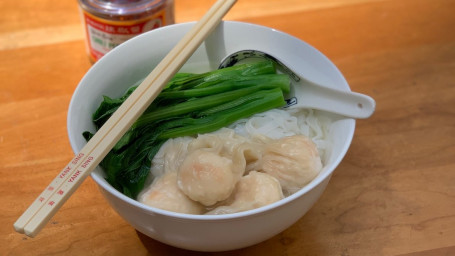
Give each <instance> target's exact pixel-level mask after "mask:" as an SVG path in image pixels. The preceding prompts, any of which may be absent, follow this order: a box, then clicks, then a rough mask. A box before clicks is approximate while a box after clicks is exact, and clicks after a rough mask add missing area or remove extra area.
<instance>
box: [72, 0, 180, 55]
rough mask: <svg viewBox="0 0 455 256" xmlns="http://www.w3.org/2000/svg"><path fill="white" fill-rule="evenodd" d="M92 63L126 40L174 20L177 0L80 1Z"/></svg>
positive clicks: (87, 46) (171, 22)
mask: <svg viewBox="0 0 455 256" xmlns="http://www.w3.org/2000/svg"><path fill="white" fill-rule="evenodd" d="M78 1H79V6H80V11H81V18H82V23H83V26H84V28H85V34H86V48H87V54H88V56H89V58H90V60H91V61H92V62H95V61H97V60H98V59H100V58H101V57H102V56H104V55H105V54H106V53H107V52H109V51H110V50H112V49H113V48H114V47H116V46H117V45H119V44H121V43H123V42H125V41H126V40H128V39H130V38H132V37H134V36H137V35H139V34H141V33H144V32H146V31H149V30H152V29H155V28H159V27H162V26H165V25H169V24H173V23H174V0H78Z"/></svg>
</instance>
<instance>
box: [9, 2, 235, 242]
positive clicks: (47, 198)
mask: <svg viewBox="0 0 455 256" xmlns="http://www.w3.org/2000/svg"><path fill="white" fill-rule="evenodd" d="M235 2H236V0H218V1H217V2H215V3H214V4H213V6H212V7H211V8H210V9H209V10H208V11H207V13H206V14H205V15H204V16H203V17H202V18H201V19H200V20H199V21H198V22H197V23H196V24H195V25H194V26H193V27H192V28H191V29H190V31H189V32H188V33H187V34H186V35H185V36H184V37H183V38H182V39H181V40H180V41H179V42H178V43H177V45H176V46H175V47H174V48H173V49H172V50H171V51H170V52H169V53H168V54H167V55H166V57H164V59H163V60H162V61H161V62H160V63H159V64H158V65H157V66H156V67H155V68H154V69H153V71H152V72H151V73H150V74H149V75H148V76H147V77H146V78H145V79H144V81H143V82H142V83H141V84H140V85H139V86H138V87H137V89H136V90H135V91H134V92H133V93H132V94H131V95H130V97H128V99H127V100H126V101H125V102H124V103H123V104H122V105H121V106H120V107H119V108H118V109H117V111H116V112H115V113H114V114H113V115H112V116H111V118H109V120H108V121H107V122H106V123H105V124H104V125H103V126H102V127H101V128H100V129H99V130H98V132H97V133H96V134H95V135H94V136H93V137H92V138H91V139H90V140H89V141H88V142H87V144H86V145H85V146H84V147H83V148H82V149H81V151H80V152H79V153H78V154H76V156H75V157H74V158H73V159H72V160H71V161H70V162H69V164H68V165H66V166H65V167H64V168H63V169H62V171H61V172H60V173H59V174H58V175H57V177H55V179H54V180H53V181H52V182H51V183H50V184H49V185H48V186H47V187H46V189H44V191H43V192H42V193H41V194H40V195H39V196H38V198H37V199H36V200H35V201H34V202H33V203H32V204H31V205H30V206H29V207H28V208H27V210H26V211H25V212H24V213H23V214H22V215H21V216H20V217H19V218H18V219H17V221H16V222H15V223H14V228H15V230H16V231H17V232H19V233H25V234H26V235H27V236H29V237H34V236H35V235H37V234H38V233H39V231H40V230H41V229H42V228H43V227H44V226H45V225H46V223H47V222H48V221H49V219H50V218H51V217H52V216H53V215H54V214H55V213H56V212H57V211H58V209H59V208H60V207H61V206H62V205H63V204H64V202H65V201H66V200H67V199H68V198H69V197H70V196H71V195H72V193H74V191H76V189H77V188H78V187H79V185H80V184H81V183H82V182H83V181H84V179H85V178H86V177H87V176H88V175H89V174H90V173H91V171H93V169H95V167H96V166H97V165H98V164H99V163H100V162H101V160H102V159H103V158H104V157H105V156H106V155H107V153H108V152H109V151H110V150H111V149H112V147H113V146H114V145H115V144H116V143H117V142H118V141H119V140H120V138H121V137H122V136H123V134H125V132H126V131H127V130H128V129H129V128H130V127H131V125H132V124H133V123H134V122H135V121H136V120H137V118H139V116H140V115H141V114H142V113H143V112H144V111H145V109H146V108H147V107H148V106H149V105H150V103H152V101H153V100H154V99H155V98H156V97H157V96H158V94H159V93H160V92H161V90H162V89H163V87H164V86H165V85H166V83H167V82H168V81H169V80H170V79H171V78H172V76H174V75H175V73H177V71H178V70H179V69H180V68H181V67H182V66H183V64H184V63H185V61H186V60H187V59H188V58H189V57H190V56H191V55H192V54H193V53H194V51H195V50H196V49H197V48H198V47H199V45H200V44H201V43H202V41H204V40H205V38H206V37H207V36H208V35H209V34H210V33H211V31H212V30H213V29H215V27H216V26H217V25H218V24H219V23H220V22H221V19H222V18H223V17H224V15H225V14H226V13H227V12H228V11H229V10H230V9H231V7H232V6H233V5H234V4H235Z"/></svg>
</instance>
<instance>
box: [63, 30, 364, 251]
mask: <svg viewBox="0 0 455 256" xmlns="http://www.w3.org/2000/svg"><path fill="white" fill-rule="evenodd" d="M192 25H194V23H185V24H177V25H171V26H167V27H163V28H160V29H157V30H153V31H151V32H148V33H146V34H143V35H140V36H138V37H135V38H133V39H131V40H129V41H127V42H126V43H124V44H122V45H120V46H118V47H117V48H115V49H114V50H113V51H111V52H109V53H108V54H107V55H106V56H105V57H103V58H102V59H101V60H99V61H98V62H97V63H96V64H95V65H93V67H92V68H91V69H90V70H89V71H88V72H87V74H86V75H85V76H84V77H83V79H82V80H81V82H80V83H79V85H78V87H77V89H76V91H75V92H74V95H73V97H72V99H71V103H70V106H69V111H68V134H69V139H70V143H71V146H72V148H73V151H74V152H75V153H76V152H78V151H79V150H80V149H81V148H82V147H83V146H84V145H85V143H86V142H85V140H84V139H83V137H82V135H81V134H82V132H83V131H85V130H90V131H94V126H93V124H92V122H91V115H92V113H93V112H94V110H95V109H96V108H97V107H98V105H99V103H100V102H101V100H102V95H108V96H110V97H118V96H121V95H122V94H123V93H124V92H125V90H126V89H127V88H128V87H129V86H131V85H132V84H134V83H135V82H137V81H138V80H140V79H141V78H143V77H145V76H146V74H148V73H149V72H150V71H151V70H152V69H153V67H154V66H156V65H157V64H158V62H159V61H160V60H161V59H162V58H163V57H164V56H165V55H166V54H167V52H168V51H170V50H171V48H172V47H173V46H174V45H175V44H176V43H177V42H178V40H180V39H181V38H182V36H183V35H184V34H185V33H186V32H187V31H188V30H189V29H190V27H191V26H192ZM244 49H257V50H262V51H265V52H268V53H269V54H271V55H273V56H275V57H277V58H278V59H280V60H282V61H283V62H284V63H285V64H286V65H288V66H290V67H292V69H294V71H296V72H297V73H299V74H300V75H302V76H304V77H306V78H308V79H309V80H312V81H314V82H318V83H321V84H325V85H328V86H332V87H334V88H338V89H342V90H350V89H349V86H348V84H347V82H346V80H345V79H344V77H343V75H342V74H341V73H340V71H339V70H338V69H337V68H336V67H335V65H334V64H332V63H331V62H330V60H329V59H327V58H326V57H325V56H324V55H322V54H321V53H320V52H319V51H317V50H316V49H315V48H313V47H311V46H310V45H308V44H307V43H305V42H303V41H301V40H299V39H297V38H295V37H292V36H290V35H287V34H285V33H282V32H279V31H276V30H274V29H270V28H266V27H262V26H258V25H253V24H247V23H240V22H222V23H221V24H220V26H219V27H218V28H217V29H216V30H215V31H214V32H213V33H212V34H211V35H210V36H209V38H208V39H207V40H206V41H205V42H204V43H203V44H202V45H201V46H200V47H199V49H198V50H197V51H196V52H195V54H194V55H193V56H192V57H191V58H190V59H189V60H188V62H187V64H186V65H185V66H184V67H183V68H182V70H183V71H189V72H193V71H194V72H201V71H207V70H209V69H216V68H217V66H218V64H219V63H220V61H221V60H222V59H223V58H224V57H225V56H227V55H228V54H230V53H233V52H236V51H238V50H244ZM354 128H355V121H354V120H353V119H342V118H339V119H338V120H336V121H335V122H334V123H333V124H332V125H331V129H330V134H329V139H330V140H331V142H332V144H333V145H332V148H331V150H330V151H329V153H328V155H327V157H326V161H327V163H326V165H325V167H324V169H323V171H322V172H321V174H320V175H319V176H318V177H317V178H316V179H315V180H313V181H312V182H311V183H310V184H308V185H307V186H305V187H304V188H303V189H302V190H300V191H299V192H297V193H295V194H293V195H291V196H289V197H287V198H285V199H283V200H281V201H279V202H276V203H273V204H271V205H268V206H265V207H262V208H259V209H255V210H250V211H246V212H240V213H236V214H230V215H219V216H206V215H189V214H180V213H174V212H169V211H165V210H160V209H156V208H153V207H150V206H146V205H143V204H141V203H139V202H137V201H135V200H132V199H130V198H128V197H126V196H124V195H123V194H121V193H120V192H118V191H117V190H115V189H114V188H113V187H111V186H110V185H109V184H108V183H107V182H106V181H105V179H104V176H103V171H102V170H101V169H100V168H99V167H98V168H97V169H96V170H95V171H94V172H93V173H92V175H91V177H92V178H93V179H94V180H95V182H96V183H97V184H98V186H99V188H100V191H101V192H102V194H103V195H104V197H105V198H106V199H107V201H108V202H109V204H110V205H111V206H112V208H114V209H115V211H117V213H118V214H119V215H120V216H122V217H123V218H124V219H125V220H126V221H127V222H129V223H130V224H131V225H132V226H133V227H134V228H135V229H137V230H138V231H140V232H141V233H143V234H145V235H147V236H150V237H151V238H153V239H156V240H158V241H161V242H163V243H166V244H169V245H172V246H176V247H180V248H184V249H190V250H198V251H224V250H232V249H238V248H242V247H246V246H250V245H253V244H256V243H259V242H261V241H264V240H266V239H268V238H270V237H272V236H274V235H276V234H278V233H280V232H281V231H283V230H285V229H286V228H288V227H289V226H291V225H292V224H293V223H295V222H296V221H297V220H298V219H300V218H301V217H302V216H303V215H304V214H305V213H306V212H307V211H308V210H309V209H310V207H311V206H312V205H313V204H314V203H315V202H316V201H317V200H318V198H319V197H320V195H321V194H322V192H323V191H324V189H325V187H326V186H327V183H328V182H329V179H330V176H331V174H332V172H333V171H334V169H335V168H336V167H337V165H338V164H339V163H340V161H341V160H342V158H343V157H344V155H345V153H346V152H347V150H348V148H349V145H350V143H351V140H352V137H353V134H354Z"/></svg>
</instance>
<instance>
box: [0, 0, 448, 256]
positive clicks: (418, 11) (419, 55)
mask: <svg viewBox="0 0 455 256" xmlns="http://www.w3.org/2000/svg"><path fill="white" fill-rule="evenodd" d="M213 2H214V0H191V1H190V0H175V14H176V22H185V21H193V20H197V19H199V18H200V16H202V14H203V13H204V12H205V11H206V10H207V9H208V8H209V7H210V5H211V4H212V3H213ZM454 13H455V1H453V0H319V1H314V0H311V1H310V0H281V1H276V0H239V1H238V3H237V5H236V6H235V7H234V8H233V9H232V11H231V12H230V13H229V14H228V16H227V17H226V19H227V20H237V21H244V22H251V23H255V24H261V25H265V26H269V27H272V28H275V29H278V30H281V31H284V32H286V33H289V34H291V35H293V36H295V37H298V38H300V39H302V40H304V41H306V42H308V43H310V44H311V45H313V46H314V47H316V48H317V49H319V50H320V51H321V52H322V53H324V54H325V55H326V56H327V57H329V58H330V59H331V60H332V61H333V62H334V63H335V64H336V65H337V66H338V68H339V69H340V70H341V71H342V73H343V74H344V75H345V77H346V79H347V81H348V83H349V84H350V86H351V88H352V89H353V90H354V91H358V92H361V93H365V94H368V95H370V96H372V97H373V98H375V100H376V102H377V110H376V112H375V114H374V115H373V116H372V117H371V118H369V119H367V120H359V121H357V127H356V132H355V136H354V140H353V142H352V146H351V148H350V149H349V152H348V154H347V155H346V157H345V158H344V160H343V161H342V163H341V164H340V166H339V168H337V170H336V171H335V173H334V175H333V177H332V179H331V181H330V183H329V185H328V187H327V190H326V191H325V192H324V194H323V196H322V197H321V199H320V200H319V201H318V202H317V203H316V204H315V206H314V207H313V208H312V209H311V210H310V211H309V212H308V213H307V214H306V215H305V216H304V217H303V218H302V219H300V220H299V221H298V222H297V223H295V224H294V225H293V226H291V227H290V228H289V229H287V230H285V231H284V232H282V233H280V234H279V235H277V236H275V237H273V238H271V239H269V240H267V241H265V242H263V243H260V244H258V245H255V246H251V247H249V248H245V249H241V250H236V251H230V252H224V253H217V254H215V253H203V254H204V255H249V256H250V255H343V256H347V255H406V256H427V255H455V186H454V184H455V15H454ZM84 47H85V46H84V35H83V32H82V26H81V23H80V20H79V13H78V5H77V1H75V0H73V1H56V0H40V1H33V0H23V1H15V0H3V1H0V51H1V52H0V81H1V83H0V195H1V196H0V255H199V254H202V253H198V252H191V251H185V250H181V249H177V248H173V247H170V246H167V245H164V244H161V243H159V242H156V241H154V240H152V239H150V238H148V237H146V236H145V235H143V234H141V233H139V232H137V231H135V230H134V229H133V228H132V227H131V226H129V225H128V224H127V223H126V222H125V221H124V220H123V219H121V218H120V217H119V216H118V215H117V214H116V213H115V212H114V211H113V210H112V209H111V208H110V207H109V205H108V204H107V202H106V201H105V200H104V199H103V197H102V196H101V194H100V193H99V192H98V189H97V187H96V185H95V183H94V182H93V181H92V180H91V179H87V180H86V181H85V182H84V183H83V185H82V186H81V187H80V189H78V191H77V192H76V193H75V194H74V196H73V197H71V198H70V200H69V201H67V202H66V204H65V205H64V206H63V207H62V209H61V210H60V211H59V212H58V213H57V214H56V215H55V216H54V217H53V218H52V219H51V221H50V222H49V224H48V225H47V226H46V227H45V228H44V229H43V231H42V232H41V233H40V234H39V235H38V236H37V237H36V238H33V239H32V238H28V237H26V236H25V235H22V234H19V233H16V232H15V231H14V229H13V223H14V221H15V220H16V219H17V218H18V217H19V216H20V214H21V213H22V212H23V211H24V210H25V209H26V208H27V207H28V205H29V204H30V203H31V202H32V201H33V200H34V199H35V198H36V196H37V195H38V194H39V193H40V192H41V191H42V189H43V188H44V187H45V186H46V185H47V184H48V183H49V182H50V181H51V180H52V179H53V178H54V176H55V175H56V173H57V172H58V171H59V170H60V169H61V168H62V167H63V166H64V165H65V164H66V163H67V162H68V161H69V160H70V159H71V158H72V156H73V153H72V151H71V148H70V145H69V142H68V138H67V134H66V113H67V110H68V105H69V101H70V99H71V95H72V93H73V91H74V89H75V87H76V86H77V84H78V82H79V80H80V79H81V78H82V76H83V75H84V74H85V72H86V71H87V70H88V69H89V68H90V66H91V64H90V62H89V60H88V58H87V56H86V54H85V48H84Z"/></svg>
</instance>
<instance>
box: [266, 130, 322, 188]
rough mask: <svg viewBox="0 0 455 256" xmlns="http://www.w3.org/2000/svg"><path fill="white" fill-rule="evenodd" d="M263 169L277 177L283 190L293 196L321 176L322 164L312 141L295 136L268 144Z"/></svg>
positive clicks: (304, 137) (301, 136) (302, 136)
mask: <svg viewBox="0 0 455 256" xmlns="http://www.w3.org/2000/svg"><path fill="white" fill-rule="evenodd" d="M261 169H262V171H264V172H265V173H268V174H270V175H272V176H273V177H275V178H276V179H277V180H278V181H279V182H280V184H281V187H282V188H283V190H285V191H286V192H287V193H290V194H292V193H295V192H296V191H297V190H299V189H301V188H302V187H303V186H304V185H306V184H307V183H309V182H310V181H312V180H313V179H314V178H315V177H316V176H317V175H318V174H319V172H320V171H321V169H322V162H321V158H320V157H319V153H318V150H317V148H316V146H315V144H314V143H313V142H312V141H311V139H309V138H308V137H306V136H304V135H294V136H289V137H284V138H281V139H278V140H275V141H272V142H271V143H268V144H267V146H266V148H265V150H264V154H263V156H262V168H261Z"/></svg>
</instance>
